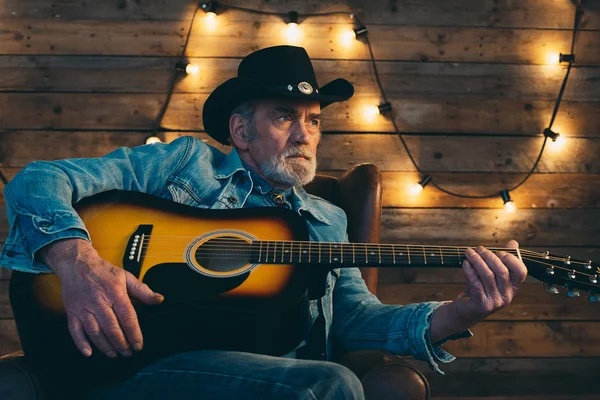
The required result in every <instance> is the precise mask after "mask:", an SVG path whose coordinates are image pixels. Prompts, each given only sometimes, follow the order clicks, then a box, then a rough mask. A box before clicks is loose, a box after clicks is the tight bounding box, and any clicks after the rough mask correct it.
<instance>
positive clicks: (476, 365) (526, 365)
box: [408, 357, 600, 400]
mask: <svg viewBox="0 0 600 400" xmlns="http://www.w3.org/2000/svg"><path fill="white" fill-rule="evenodd" d="M408 362H409V363H410V364H411V365H413V366H415V367H416V368H418V369H420V370H421V371H422V372H423V373H424V374H425V376H426V377H427V379H428V380H429V381H430V383H431V388H432V399H444V400H459V399H460V400H466V399H482V398H484V399H487V400H508V399H511V400H514V399H519V400H542V399H551V400H592V399H594V400H595V399H598V398H600V389H599V388H598V386H597V385H594V384H591V383H590V382H593V381H594V380H595V379H596V378H595V371H596V370H597V369H598V367H600V359H599V358H572V359H565V358H552V357H544V358H517V359H510V358H505V359H502V358H488V359H473V358H459V359H457V360H455V361H453V362H452V363H450V364H444V365H442V366H441V368H442V369H443V371H444V372H445V373H446V375H439V374H436V373H434V372H433V371H431V369H430V368H429V367H428V366H427V365H426V364H425V363H424V362H421V361H414V360H408Z"/></svg>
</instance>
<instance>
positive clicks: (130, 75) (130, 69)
mask: <svg viewBox="0 0 600 400" xmlns="http://www.w3.org/2000/svg"><path fill="white" fill-rule="evenodd" d="M599 41H600V40H599ZM390 47H393V46H390ZM176 61H177V59H176V58H172V57H162V58H159V57H142V58H140V57H104V58H103V59H102V61H101V62H99V59H98V57H94V56H36V57H30V56H13V55H11V56H0V72H2V74H1V75H0V90H7V91H25V92H31V91H36V92H54V91H58V92H101V93H112V92H115V93H130V94H131V93H166V92H167V90H168V83H169V80H170V78H171V76H172V74H173V69H174V65H175V63H176ZM190 62H191V63H193V64H195V65H198V67H199V68H200V71H201V72H200V74H199V75H198V76H191V75H190V76H186V77H181V79H179V80H178V81H177V84H176V85H175V88H174V91H175V92H176V93H195V94H200V93H210V92H212V90H214V88H215V87H217V86H218V85H219V84H220V83H222V81H223V79H224V77H227V76H235V74H236V73H237V66H238V64H239V62H240V58H209V57H203V58H190ZM313 65H314V67H315V72H316V74H317V76H318V78H319V81H320V83H321V85H324V84H326V83H327V82H330V81H332V80H334V79H336V78H337V77H338V76H339V75H340V71H344V72H341V74H342V75H344V76H345V77H346V78H347V79H349V80H350V81H351V82H352V84H353V85H354V87H355V92H356V93H357V94H359V95H367V94H368V95H373V94H376V93H377V92H378V90H379V89H378V88H377V83H376V81H375V76H374V74H373V69H372V65H371V64H370V62H368V61H359V60H352V61H346V60H314V61H313ZM377 69H378V71H379V73H380V77H381V80H382V84H383V85H384V87H385V89H386V93H387V94H388V95H391V96H394V97H398V98H402V97H406V98H416V97H424V98H431V97H433V98H450V99H453V98H455V97H461V98H469V97H477V96H479V97H485V98H488V99H494V98H495V99H503V98H506V99H521V100H524V99H531V100H534V99H541V100H552V101H554V100H555V99H556V96H557V92H558V89H559V88H560V85H561V84H562V81H563V79H564V75H565V71H566V68H565V67H564V66H540V65H512V64H469V63H414V62H393V61H380V62H378V63H377ZM217 71H218V72H217ZM599 82H600V71H599V70H598V68H588V67H580V66H575V67H574V68H573V69H572V71H571V75H570V77H569V84H568V85H567V87H566V89H565V93H564V96H563V99H564V100H571V101H594V100H597V99H598V92H600V83H599Z"/></svg>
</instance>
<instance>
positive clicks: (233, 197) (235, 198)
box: [227, 196, 238, 204]
mask: <svg viewBox="0 0 600 400" xmlns="http://www.w3.org/2000/svg"><path fill="white" fill-rule="evenodd" d="M227 200H229V201H230V202H231V203H233V204H237V201H238V200H237V197H235V196H229V198H228V199H227Z"/></svg>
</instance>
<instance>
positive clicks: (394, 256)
mask: <svg viewBox="0 0 600 400" xmlns="http://www.w3.org/2000/svg"><path fill="white" fill-rule="evenodd" d="M392 257H393V259H394V264H396V246H394V245H392Z"/></svg>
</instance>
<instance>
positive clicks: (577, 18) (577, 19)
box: [356, 0, 581, 199]
mask: <svg viewBox="0 0 600 400" xmlns="http://www.w3.org/2000/svg"><path fill="white" fill-rule="evenodd" d="M580 7H581V0H578V2H577V6H576V9H575V22H574V24H573V38H572V41H571V54H574V49H575V36H576V35H577V30H578V28H579V23H580V22H581V8H580ZM356 20H357V21H358V18H356ZM365 43H366V44H367V47H368V48H369V54H370V57H371V63H372V65H373V72H374V74H375V80H376V81H377V85H378V86H379V90H380V92H381V97H382V98H383V101H384V102H385V103H388V102H389V101H388V98H387V96H386V93H385V90H384V89H383V85H382V84H381V79H380V77H379V72H378V71H377V65H376V61H375V57H374V55H373V49H372V47H371V41H370V40H369V33H368V32H365ZM572 65H573V61H569V65H568V67H567V72H566V75H565V79H564V80H563V83H562V86H561V88H560V91H559V94H558V98H557V100H556V104H555V106H554V111H553V113H552V118H551V121H550V126H549V128H552V125H553V123H554V120H555V119H556V115H557V114H558V109H559V107H560V103H561V101H562V97H563V93H564V91H565V88H566V86H567V81H568V80H569V74H570V72H571V67H572ZM390 119H391V121H392V125H393V126H394V132H395V133H396V135H398V137H399V138H400V141H401V143H402V146H403V147H404V150H405V151H406V154H407V155H408V158H409V159H410V161H411V163H412V164H413V166H414V167H415V169H416V170H417V172H419V173H420V174H422V175H426V174H425V173H424V172H423V171H422V170H421V168H420V167H419V165H418V164H417V162H416V161H415V159H414V157H413V155H412V154H411V152H410V150H409V148H408V145H407V144H406V141H405V140H404V136H403V135H402V133H401V132H400V129H399V128H398V125H397V123H396V119H395V118H394V115H393V110H392V111H390ZM547 141H548V137H544V142H543V143H542V148H541V149H540V152H539V154H538V157H537V159H536V160H535V163H534V164H533V167H531V169H530V170H529V172H528V173H527V175H526V176H525V178H523V179H522V180H521V181H520V182H519V183H517V184H516V185H514V186H513V187H511V188H510V189H506V190H508V191H509V192H511V191H513V190H515V189H517V188H519V187H520V186H521V185H523V184H524V183H525V182H526V181H527V180H528V179H529V178H530V177H531V175H532V174H533V172H534V171H535V169H536V168H537V166H538V164H539V162H540V159H541V158H542V155H543V154H544V149H545V147H546V142H547ZM429 183H430V184H431V185H432V186H433V187H435V188H436V189H438V190H439V191H441V192H443V193H446V194H448V195H451V196H454V197H460V198H466V199H488V198H493V197H498V192H494V193H492V194H486V195H466V194H461V193H457V192H453V191H450V190H448V189H445V188H444V187H442V186H440V185H438V184H436V183H435V180H434V179H431V180H430V181H429Z"/></svg>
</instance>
